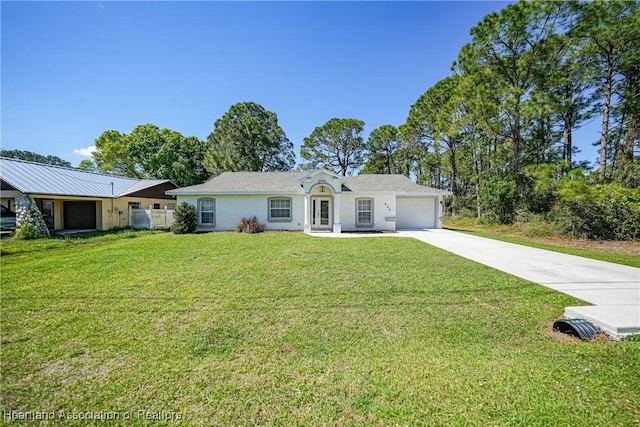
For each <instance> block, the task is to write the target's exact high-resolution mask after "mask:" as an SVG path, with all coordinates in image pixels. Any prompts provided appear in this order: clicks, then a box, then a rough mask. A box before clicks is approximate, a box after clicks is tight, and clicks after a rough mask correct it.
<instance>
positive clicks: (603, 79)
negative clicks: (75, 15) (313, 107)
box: [80, 0, 640, 238]
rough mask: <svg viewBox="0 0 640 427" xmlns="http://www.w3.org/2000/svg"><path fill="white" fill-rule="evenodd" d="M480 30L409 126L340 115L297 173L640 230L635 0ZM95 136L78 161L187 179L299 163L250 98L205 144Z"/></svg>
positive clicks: (461, 205)
mask: <svg viewBox="0 0 640 427" xmlns="http://www.w3.org/2000/svg"><path fill="white" fill-rule="evenodd" d="M470 34H471V35H472V40H471V42H469V43H468V44H467V45H465V46H464V47H463V48H462V49H461V51H460V53H459V55H458V57H457V59H456V60H455V62H454V64H453V66H452V69H451V71H452V73H451V75H450V76H448V77H446V78H444V79H443V80H441V81H439V82H437V83H436V84H435V85H434V86H433V87H431V88H429V89H428V90H427V91H426V92H425V93H424V94H422V95H421V96H420V97H419V98H418V99H417V100H416V102H415V103H414V104H413V105H412V106H411V107H410V108H409V112H408V116H407V120H406V122H405V123H403V124H400V125H399V126H392V125H390V124H387V125H383V126H380V127H378V128H377V129H374V130H372V131H371V132H370V134H369V137H368V139H367V140H366V141H365V140H364V138H363V132H364V125H365V124H364V122H363V121H361V120H358V119H355V118H333V119H331V120H329V121H327V122H326V123H325V124H323V125H321V126H318V127H317V128H315V129H314V130H313V132H312V133H311V134H310V135H309V136H308V137H306V138H304V141H303V143H302V145H301V149H300V156H301V158H302V159H303V163H302V164H300V165H299V166H298V168H301V169H309V168H326V169H330V170H334V171H335V172H336V173H339V174H342V175H347V174H352V173H357V172H361V173H384V174H393V173H401V174H405V175H407V176H409V177H411V178H412V179H415V180H416V181H417V182H418V183H420V184H424V185H428V186H432V187H436V188H443V189H449V190H451V191H452V192H453V194H454V195H453V197H451V198H450V200H449V201H448V202H447V211H448V213H449V214H452V215H455V216H471V217H475V218H477V219H478V220H480V221H482V222H486V223H513V222H515V221H518V220H522V219H523V218H531V217H532V216H538V217H540V218H543V220H545V221H547V220H552V221H555V222H556V223H562V222H563V221H564V222H565V223H564V225H562V226H561V228H562V231H565V232H570V233H572V234H575V235H584V236H589V237H594V236H595V237H606V238H620V237H623V238H624V237H625V236H626V238H628V237H629V236H635V238H638V237H640V225H636V226H635V227H634V226H633V222H634V221H635V222H636V223H637V224H640V190H638V187H640V156H638V150H639V149H640V138H639V134H640V10H639V3H638V2H636V1H620V0H617V1H608V2H604V1H594V2H578V1H565V2H557V1H539V2H529V1H519V2H517V3H514V4H510V5H508V6H506V7H505V8H504V9H502V10H501V11H500V12H494V13H491V14H489V15H487V16H486V17H485V18H484V19H483V20H482V21H481V22H480V23H478V24H477V25H476V26H474V27H473V28H472V29H471V30H470ZM596 120H600V126H599V127H600V132H599V135H597V134H594V135H593V143H594V144H597V146H598V147H599V158H598V159H597V164H598V168H597V170H593V171H592V170H590V169H589V168H588V167H587V165H586V164H585V163H578V162H576V161H575V160H574V155H575V153H576V147H575V145H574V142H573V134H574V132H575V131H576V130H577V129H579V128H580V127H582V126H585V125H587V124H589V123H592V122H594V121H596ZM95 145H96V147H97V151H96V152H95V153H94V160H93V161H90V160H84V161H83V162H82V163H81V165H80V166H81V167H82V168H85V169H90V170H96V171H100V172H106V173H115V174H119V175H124V176H130V177H137V178H162V179H171V180H172V181H173V182H174V183H176V184H177V185H179V186H188V185H193V184H198V183H201V182H204V181H205V180H207V179H209V178H210V177H213V176H216V175H218V174H220V173H222V172H224V171H244V170H247V171H289V170H292V169H293V168H294V167H295V166H296V165H295V154H294V151H293V144H292V143H291V141H289V140H288V138H287V137H286V134H285V132H284V130H283V129H282V128H281V127H280V126H279V124H278V120H277V116H276V114H275V113H273V112H271V111H267V110H265V109H264V107H262V106H261V105H259V104H256V103H253V102H244V103H239V104H235V105H233V106H231V108H230V109H229V111H228V112H227V113H225V114H224V115H223V116H222V117H221V118H220V119H218V120H216V121H215V123H214V126H213V131H212V132H211V133H210V134H209V136H208V137H207V140H206V141H201V140H199V139H198V138H196V137H185V136H183V135H181V134H180V133H178V132H176V131H173V130H170V129H160V128H158V127H157V126H155V125H152V124H143V125H140V126H137V127H136V128H134V129H133V130H132V131H131V133H129V134H122V133H120V132H118V131H115V130H108V131H105V132H103V133H102V134H101V135H100V136H99V137H98V139H97V140H96V142H95ZM612 200H613V202H612ZM618 202H620V203H618ZM612 206H613V207H612ZM624 218H626V220H624V221H623V219H624ZM621 221H622V222H624V224H622V222H621ZM625 221H626V222H625ZM576 224H579V225H576ZM580 224H581V225H580ZM625 224H626V225H625ZM621 229H624V230H627V231H624V232H623V233H622V235H618V234H619V231H618V230H621ZM616 233H618V234H616ZM634 233H635V234H634Z"/></svg>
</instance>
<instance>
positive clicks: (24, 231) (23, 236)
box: [14, 222, 42, 240]
mask: <svg viewBox="0 0 640 427" xmlns="http://www.w3.org/2000/svg"><path fill="white" fill-rule="evenodd" d="M41 237H42V233H41V232H40V230H39V229H38V227H36V226H35V224H33V223H31V222H27V223H26V224H24V225H22V226H20V227H18V228H17V229H16V234H15V235H14V238H15V239H18V240H31V239H39V238H41Z"/></svg>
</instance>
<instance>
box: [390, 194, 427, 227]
mask: <svg viewBox="0 0 640 427" xmlns="http://www.w3.org/2000/svg"><path fill="white" fill-rule="evenodd" d="M435 206H436V198H435V197H398V198H397V199H396V217H397V218H398V220H397V221H398V222H397V223H396V228H397V229H411V228H414V229H415V228H435V226H436V214H435Z"/></svg>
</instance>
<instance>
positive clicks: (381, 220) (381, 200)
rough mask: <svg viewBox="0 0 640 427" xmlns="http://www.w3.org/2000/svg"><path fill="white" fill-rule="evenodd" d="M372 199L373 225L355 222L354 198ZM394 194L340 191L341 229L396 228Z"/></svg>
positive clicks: (384, 229)
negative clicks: (361, 224) (362, 224)
mask: <svg viewBox="0 0 640 427" xmlns="http://www.w3.org/2000/svg"><path fill="white" fill-rule="evenodd" d="M360 198H365V199H366V198H369V199H373V226H360V225H358V224H356V199H360ZM395 200H396V196H395V195H393V194H375V193H371V194H349V193H342V195H341V200H340V218H341V221H340V222H341V224H342V231H366V230H378V231H393V230H395V229H396V223H395V221H394V218H395V216H396V201H395Z"/></svg>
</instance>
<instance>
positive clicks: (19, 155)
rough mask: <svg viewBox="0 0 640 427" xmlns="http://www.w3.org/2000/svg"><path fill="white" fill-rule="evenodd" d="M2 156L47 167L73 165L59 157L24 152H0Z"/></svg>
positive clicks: (68, 166)
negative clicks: (42, 164)
mask: <svg viewBox="0 0 640 427" xmlns="http://www.w3.org/2000/svg"><path fill="white" fill-rule="evenodd" d="M0 156H2V157H8V158H10V159H18V160H26V161H29V162H36V163H44V164H46V165H54V166H64V167H67V168H70V167H71V163H69V162H67V161H66V160H62V159H61V158H60V157H58V156H43V155H42V154H38V153H34V152H32V151H24V150H0Z"/></svg>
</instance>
